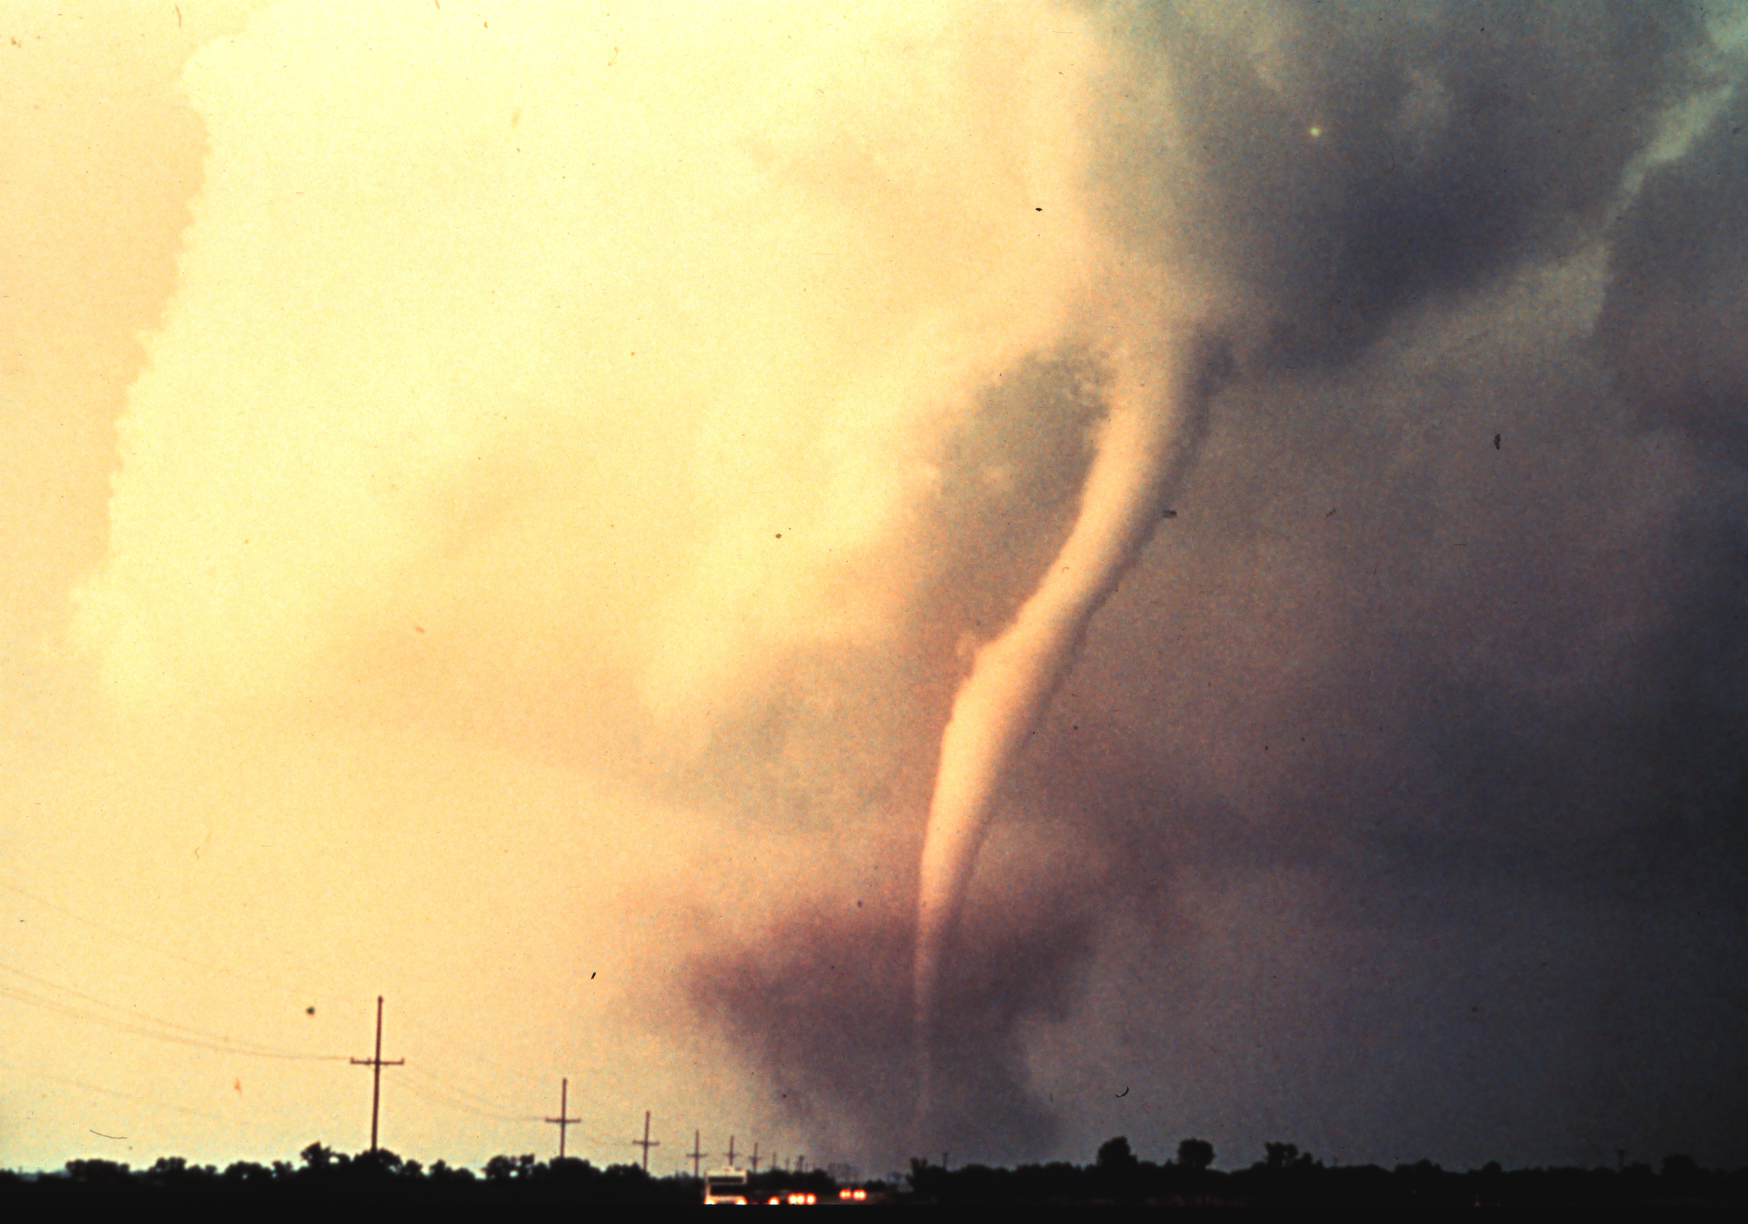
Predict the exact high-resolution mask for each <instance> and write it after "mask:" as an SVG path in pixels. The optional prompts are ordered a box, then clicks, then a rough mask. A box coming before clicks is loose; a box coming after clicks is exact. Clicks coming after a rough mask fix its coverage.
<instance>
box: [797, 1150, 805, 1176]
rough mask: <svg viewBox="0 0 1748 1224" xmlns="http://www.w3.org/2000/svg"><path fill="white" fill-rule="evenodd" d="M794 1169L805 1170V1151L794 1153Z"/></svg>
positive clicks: (800, 1171)
mask: <svg viewBox="0 0 1748 1224" xmlns="http://www.w3.org/2000/svg"><path fill="white" fill-rule="evenodd" d="M795 1171H796V1172H797V1173H805V1172H807V1153H806V1152H797V1153H796V1155H795Z"/></svg>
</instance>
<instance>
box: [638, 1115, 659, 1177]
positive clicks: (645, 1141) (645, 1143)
mask: <svg viewBox="0 0 1748 1224" xmlns="http://www.w3.org/2000/svg"><path fill="white" fill-rule="evenodd" d="M661 1145H662V1141H661V1140H660V1139H651V1138H650V1137H649V1110H647V1109H646V1110H644V1111H643V1138H641V1139H633V1140H632V1141H631V1146H632V1147H640V1148H642V1149H643V1171H644V1172H645V1173H648V1172H649V1150H650V1149H651V1148H652V1147H660V1146H661Z"/></svg>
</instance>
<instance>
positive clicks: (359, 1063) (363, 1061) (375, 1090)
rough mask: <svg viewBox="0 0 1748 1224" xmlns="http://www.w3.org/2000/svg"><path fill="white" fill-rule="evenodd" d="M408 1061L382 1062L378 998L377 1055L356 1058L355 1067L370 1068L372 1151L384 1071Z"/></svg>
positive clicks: (354, 1060)
mask: <svg viewBox="0 0 1748 1224" xmlns="http://www.w3.org/2000/svg"><path fill="white" fill-rule="evenodd" d="M406 1061H407V1060H406V1059H404V1058H397V1059H395V1060H394V1061H393V1062H384V1061H382V996H381V995H377V996H376V1053H375V1054H374V1055H372V1056H371V1057H369V1058H354V1059H353V1060H352V1065H353V1066H355V1067H369V1068H370V1150H371V1151H373V1152H374V1151H376V1115H377V1110H378V1107H379V1106H380V1105H381V1104H382V1069H383V1068H384V1067H399V1066H404V1065H405V1064H406Z"/></svg>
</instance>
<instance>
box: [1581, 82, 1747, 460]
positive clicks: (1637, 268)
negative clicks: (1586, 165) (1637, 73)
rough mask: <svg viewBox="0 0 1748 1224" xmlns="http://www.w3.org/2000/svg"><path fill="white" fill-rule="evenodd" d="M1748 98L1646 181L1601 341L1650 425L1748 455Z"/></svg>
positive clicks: (1626, 224)
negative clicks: (1674, 428) (1683, 432)
mask: <svg viewBox="0 0 1748 1224" xmlns="http://www.w3.org/2000/svg"><path fill="white" fill-rule="evenodd" d="M1744 232H1748V97H1744V96H1742V95H1741V94H1738V95H1737V96H1736V97H1735V98H1734V100H1733V101H1732V102H1731V103H1730V104H1729V105H1727V106H1726V107H1724V108H1723V109H1722V110H1721V111H1720V112H1719V113H1718V115H1717V116H1716V118H1714V119H1713V121H1712V123H1711V124H1710V126H1709V127H1708V128H1707V130H1706V131H1705V132H1704V133H1703V134H1702V135H1701V136H1700V137H1699V138H1698V139H1697V140H1696V141H1695V143H1694V146H1693V148H1692V150H1691V151H1689V152H1688V154H1687V155H1686V156H1685V157H1683V158H1681V159H1680V160H1679V161H1677V162H1675V163H1674V164H1672V165H1669V166H1665V167H1663V168H1661V169H1659V170H1657V171H1655V172H1654V173H1653V174H1651V175H1650V177H1649V178H1648V179H1647V180H1646V182H1645V185H1644V187H1643V188H1642V189H1641V191H1640V192H1639V195H1638V197H1637V198H1636V199H1635V200H1634V202H1633V205H1632V207H1631V208H1629V209H1628V210H1627V212H1626V214H1625V215H1624V216H1623V217H1622V218H1621V219H1620V221H1619V223H1618V224H1617V225H1616V227H1615V231H1614V234H1613V247H1612V257H1611V260H1610V273H1611V275H1610V280H1609V292H1608V300H1607V302H1606V303H1605V305H1604V306H1603V310H1602V314H1601V317H1600V318H1599V319H1598V321H1597V340H1598V342H1599V351H1600V352H1601V353H1602V354H1603V359H1604V361H1606V362H1607V364H1608V366H1609V368H1610V369H1611V370H1613V371H1614V372H1615V374H1616V375H1617V376H1618V377H1619V378H1620V380H1621V382H1622V384H1623V387H1624V389H1625V391H1626V393H1627V394H1628V395H1629V396H1631V397H1632V399H1633V401H1634V402H1635V404H1636V405H1637V406H1638V408H1639V410H1640V411H1641V413H1642V414H1643V419H1644V420H1645V421H1646V422H1647V423H1650V424H1655V423H1661V422H1666V423H1669V424H1673V425H1675V426H1677V427H1678V428H1680V429H1683V430H1686V431H1688V432H1690V433H1692V434H1693V435H1694V436H1695V437H1697V438H1699V439H1701V440H1703V441H1705V442H1708V443H1715V444H1717V445H1719V446H1721V447H1722V448H1723V449H1724V451H1725V452H1726V453H1727V455H1728V457H1729V458H1730V459H1732V460H1733V461H1734V462H1737V463H1741V462H1743V461H1744V460H1745V459H1748V247H1745V246H1744V244H1743V241H1742V236H1743V234H1744Z"/></svg>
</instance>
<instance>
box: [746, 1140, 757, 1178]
mask: <svg viewBox="0 0 1748 1224" xmlns="http://www.w3.org/2000/svg"><path fill="white" fill-rule="evenodd" d="M747 1166H748V1167H749V1168H750V1169H752V1171H753V1172H754V1173H757V1172H758V1171H759V1145H758V1144H756V1143H755V1144H753V1154H752V1155H751V1156H748V1157H747Z"/></svg>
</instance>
